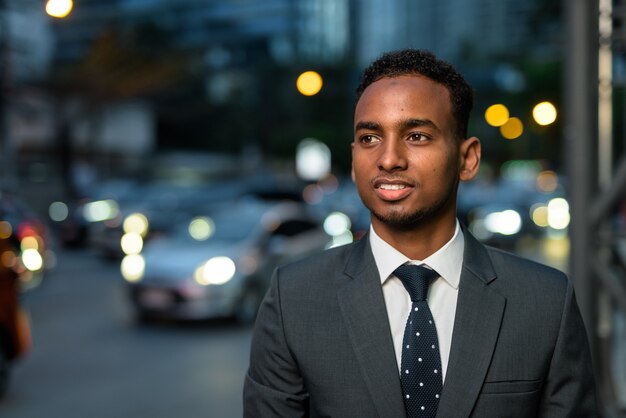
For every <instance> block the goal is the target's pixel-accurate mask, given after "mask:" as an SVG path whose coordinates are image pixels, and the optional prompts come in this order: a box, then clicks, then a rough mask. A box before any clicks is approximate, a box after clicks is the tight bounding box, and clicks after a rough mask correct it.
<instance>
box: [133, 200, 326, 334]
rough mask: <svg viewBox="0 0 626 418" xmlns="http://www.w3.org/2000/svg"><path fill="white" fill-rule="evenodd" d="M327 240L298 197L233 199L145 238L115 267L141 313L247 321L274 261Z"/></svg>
mask: <svg viewBox="0 0 626 418" xmlns="http://www.w3.org/2000/svg"><path fill="white" fill-rule="evenodd" d="M329 241H330V237H329V236H328V235H327V234H326V233H325V232H324V230H323V228H322V225H321V222H319V221H318V220H316V219H315V218H314V217H312V216H310V215H309V214H308V213H307V209H306V206H305V205H303V204H297V203H278V204H277V203H268V202H263V201H257V200H240V201H237V203H234V204H232V205H231V206H229V207H227V208H223V209H221V210H220V211H219V212H218V213H215V214H213V215H209V216H206V217H196V218H194V219H191V220H190V222H188V223H185V224H183V225H181V226H180V227H179V228H177V230H176V232H175V233H174V234H173V235H171V236H168V237H162V238H158V239H154V240H152V241H150V242H148V243H146V245H145V247H144V248H143V250H142V251H141V252H140V253H139V254H136V255H132V256H131V257H133V259H132V260H135V261H136V262H137V264H131V263H129V265H134V266H135V267H132V268H130V269H127V270H128V271H125V267H124V261H123V262H122V273H123V275H124V276H125V278H126V280H127V283H128V285H129V286H130V290H131V300H132V303H133V305H134V306H135V308H136V310H137V313H138V314H139V315H140V317H141V318H144V319H146V318H156V317H167V318H174V319H206V318H214V317H235V318H237V319H238V320H239V321H241V322H251V321H253V320H254V318H255V317H256V312H257V310H258V307H259V304H260V302H261V300H262V298H263V296H264V294H265V292H266V290H267V288H268V285H269V281H270V278H271V274H272V272H273V270H274V269H275V267H276V266H277V265H279V264H283V263H286V262H288V261H290V260H294V259H297V258H300V257H303V256H306V255H308V254H311V253H313V252H317V251H322V250H323V249H324V248H325V247H327V246H328V243H329ZM137 265H139V268H137V267H136V266H137Z"/></svg>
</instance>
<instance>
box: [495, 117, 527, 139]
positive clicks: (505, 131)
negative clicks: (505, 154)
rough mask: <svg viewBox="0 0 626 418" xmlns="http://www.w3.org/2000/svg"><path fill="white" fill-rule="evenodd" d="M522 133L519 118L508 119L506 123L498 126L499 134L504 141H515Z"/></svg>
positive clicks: (522, 127) (522, 126)
mask: <svg viewBox="0 0 626 418" xmlns="http://www.w3.org/2000/svg"><path fill="white" fill-rule="evenodd" d="M523 133H524V124H523V123H522V121H521V120H520V119H519V118H515V117H513V118H509V120H508V121H506V123H505V124H504V125H502V126H500V134H501V135H502V136H503V137H505V138H506V139H516V138H519V137H520V136H522V134H523Z"/></svg>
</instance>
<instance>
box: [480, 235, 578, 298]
mask: <svg viewBox="0 0 626 418" xmlns="http://www.w3.org/2000/svg"><path fill="white" fill-rule="evenodd" d="M486 249H487V252H488V254H489V257H490V259H491V263H492V265H493V268H494V270H495V272H496V277H497V279H496V280H495V281H494V282H493V286H495V287H496V288H498V289H500V290H501V291H502V292H504V293H508V294H511V293H513V294H517V295H520V294H525V295H527V296H530V297H532V298H533V299H537V298H538V299H542V300H543V299H545V298H555V297H556V298H557V299H558V300H561V298H563V297H564V296H565V293H566V292H567V289H568V287H570V280H569V278H568V277H567V275H566V274H565V273H564V272H562V271H560V270H558V269H556V268H553V267H550V266H547V265H545V264H542V263H539V262H536V261H533V260H530V259H527V258H524V257H520V256H518V255H515V254H511V253H509V252H506V251H503V250H500V249H496V248H493V247H488V246H487V247H486ZM555 302H556V301H555Z"/></svg>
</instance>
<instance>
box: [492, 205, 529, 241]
mask: <svg viewBox="0 0 626 418" xmlns="http://www.w3.org/2000/svg"><path fill="white" fill-rule="evenodd" d="M485 228H486V229H487V231H489V232H492V233H494V234H502V235H515V234H517V233H518V232H519V231H520V230H521V229H522V217H521V216H520V214H519V213H517V212H516V211H514V210H513V209H507V210H504V211H502V212H492V213H490V214H488V215H487V216H485Z"/></svg>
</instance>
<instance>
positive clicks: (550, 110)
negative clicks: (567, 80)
mask: <svg viewBox="0 0 626 418" xmlns="http://www.w3.org/2000/svg"><path fill="white" fill-rule="evenodd" d="M556 115H557V112H556V107H554V105H553V104H552V103H550V102H541V103H539V104H537V105H536V106H535V107H534V108H533V119H535V122H537V123H538V124H539V125H542V126H545V125H550V124H551V123H554V121H555V120H556Z"/></svg>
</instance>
